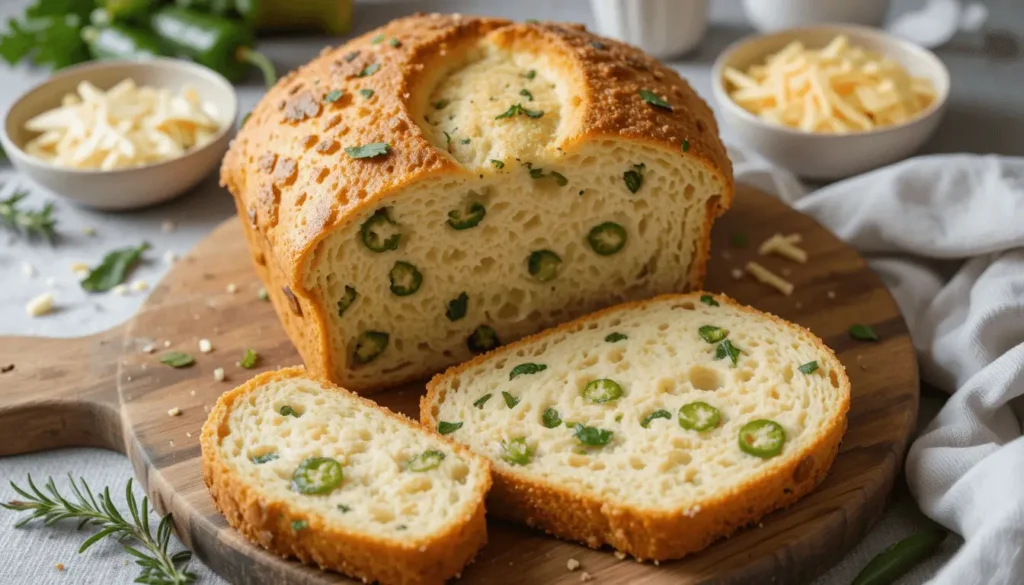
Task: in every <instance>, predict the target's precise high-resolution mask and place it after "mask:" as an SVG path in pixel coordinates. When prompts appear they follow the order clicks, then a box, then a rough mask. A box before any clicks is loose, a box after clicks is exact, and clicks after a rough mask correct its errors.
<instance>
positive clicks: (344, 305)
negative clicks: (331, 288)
mask: <svg viewBox="0 0 1024 585" xmlns="http://www.w3.org/2000/svg"><path fill="white" fill-rule="evenodd" d="M357 296H358V294H357V293H356V289H355V288H353V287H351V286H349V285H347V284H346V285H345V294H344V295H343V296H342V297H341V298H340V299H338V316H339V317H341V316H342V315H344V314H345V311H346V310H347V309H348V308H349V307H351V306H352V303H354V302H356V297H357Z"/></svg>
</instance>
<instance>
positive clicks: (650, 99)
mask: <svg viewBox="0 0 1024 585" xmlns="http://www.w3.org/2000/svg"><path fill="white" fill-rule="evenodd" d="M637 93H639V94H640V97H641V98H643V100H644V101H645V102H647V103H649V104H651V105H652V106H654V107H656V108H661V109H663V110H668V111H670V112H671V111H672V106H671V104H669V103H668V102H666V101H665V100H663V99H661V96H659V95H658V94H656V93H654V92H653V91H651V90H649V89H641V90H640V91H638V92H637Z"/></svg>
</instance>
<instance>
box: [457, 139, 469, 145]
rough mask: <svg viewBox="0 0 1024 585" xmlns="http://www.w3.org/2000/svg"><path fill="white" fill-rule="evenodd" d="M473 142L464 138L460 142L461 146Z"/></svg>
mask: <svg viewBox="0 0 1024 585" xmlns="http://www.w3.org/2000/svg"><path fill="white" fill-rule="evenodd" d="M471 141H472V139H470V138H463V139H462V140H460V141H459V144H469V143H470V142H471Z"/></svg>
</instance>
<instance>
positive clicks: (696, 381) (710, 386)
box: [687, 365, 725, 391]
mask: <svg viewBox="0 0 1024 585" xmlns="http://www.w3.org/2000/svg"><path fill="white" fill-rule="evenodd" d="M687 375H688V376H689V379H690V383H691V384H693V387H694V388H696V389H697V390H706V391H714V390H718V389H719V388H721V387H722V386H724V385H725V377H724V376H723V375H722V373H721V372H720V371H718V370H717V369H715V368H709V367H707V366H701V365H695V366H691V367H690V370H689V372H687Z"/></svg>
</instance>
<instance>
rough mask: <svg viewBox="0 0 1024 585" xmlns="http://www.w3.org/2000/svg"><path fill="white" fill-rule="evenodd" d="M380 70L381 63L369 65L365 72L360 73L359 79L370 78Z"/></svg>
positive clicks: (364, 69)
mask: <svg viewBox="0 0 1024 585" xmlns="http://www.w3.org/2000/svg"><path fill="white" fill-rule="evenodd" d="M379 69H380V63H371V64H369V65H367V66H366V67H364V68H363V70H362V71H360V72H359V75H358V76H357V77H369V76H371V75H373V74H374V73H376V72H377V70H379Z"/></svg>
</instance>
